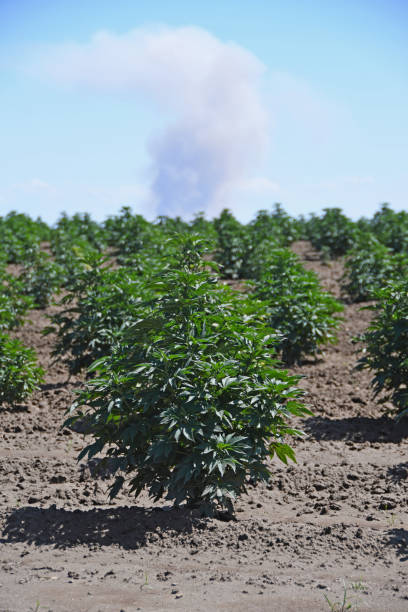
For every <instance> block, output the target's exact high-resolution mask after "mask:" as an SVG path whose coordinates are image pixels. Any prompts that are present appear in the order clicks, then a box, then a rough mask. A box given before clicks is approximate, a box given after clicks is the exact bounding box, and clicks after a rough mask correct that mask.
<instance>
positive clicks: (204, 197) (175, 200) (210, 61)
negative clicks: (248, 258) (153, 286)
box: [40, 27, 268, 217]
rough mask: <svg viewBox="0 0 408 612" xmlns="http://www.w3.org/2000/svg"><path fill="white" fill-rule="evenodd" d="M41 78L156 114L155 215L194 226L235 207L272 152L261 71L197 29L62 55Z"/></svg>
mask: <svg viewBox="0 0 408 612" xmlns="http://www.w3.org/2000/svg"><path fill="white" fill-rule="evenodd" d="M40 64H41V71H42V72H43V73H44V72H45V73H46V74H47V75H48V76H51V77H52V78H53V79H54V80H56V81H60V82H61V83H63V84H65V85H67V84H68V85H72V86H80V87H86V88H88V89H91V90H94V91H107V92H110V93H112V92H113V93H115V92H118V93H119V92H120V93H123V92H125V93H129V94H131V95H133V96H135V97H136V98H137V99H138V100H140V99H142V100H145V101H146V103H149V104H153V105H154V107H156V108H157V109H158V112H160V113H161V116H162V117H164V118H165V124H164V128H161V129H160V130H159V131H158V132H156V133H154V134H152V136H151V139H150V141H149V142H148V143H146V146H147V150H148V152H149V155H150V157H151V190H152V193H153V195H154V200H155V202H156V205H157V214H167V215H171V216H173V215H176V214H179V215H182V216H185V217H190V216H191V215H192V214H193V213H194V212H197V211H201V210H203V211H207V212H208V211H211V212H212V213H214V212H217V211H218V210H219V209H220V208H221V207H222V206H224V205H231V202H229V201H228V198H229V196H231V194H233V193H234V189H238V188H239V186H240V185H242V183H243V181H245V180H246V179H248V180H249V181H251V180H253V173H254V172H256V169H257V167H258V166H259V164H260V163H261V161H262V158H263V155H264V153H265V151H266V148H267V145H268V117H267V112H266V109H265V107H264V105H263V102H262V97H261V90H260V87H261V78H262V74H263V72H264V66H263V64H262V63H261V62H260V61H259V60H258V59H257V58H256V57H255V56H254V55H252V54H251V53H250V52H249V51H247V50H245V49H244V48H242V47H240V46H238V45H236V44H233V43H225V42H222V41H220V40H218V39H217V38H215V37H214V36H212V35H211V34H210V33H208V32H206V31H205V30H202V29H200V28H196V27H181V28H168V27H158V28H153V29H152V28H150V29H146V28H140V29H135V30H132V31H130V32H128V33H126V34H122V35H116V34H112V33H109V32H99V33H97V34H95V35H94V36H93V37H92V39H91V40H90V42H89V43H86V44H80V43H70V44H63V45H58V46H57V47H55V48H53V49H52V53H50V52H49V51H48V53H47V54H46V55H43V56H42V58H41V60H40Z"/></svg>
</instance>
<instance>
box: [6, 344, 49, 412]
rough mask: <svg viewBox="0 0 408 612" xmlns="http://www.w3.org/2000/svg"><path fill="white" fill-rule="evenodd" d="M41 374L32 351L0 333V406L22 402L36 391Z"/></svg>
mask: <svg viewBox="0 0 408 612" xmlns="http://www.w3.org/2000/svg"><path fill="white" fill-rule="evenodd" d="M43 374H44V372H43V370H42V368H40V367H38V365H37V359H36V354H35V352H34V351H33V350H32V349H29V348H27V347H25V346H24V345H23V344H22V343H21V342H20V341H19V340H16V339H11V338H9V337H8V336H7V335H6V334H4V333H1V332H0V404H4V403H7V404H13V403H16V402H21V401H22V400H24V399H25V398H26V397H28V396H29V395H30V394H31V393H32V392H33V391H35V389H38V387H39V385H40V383H41V382H42V380H43Z"/></svg>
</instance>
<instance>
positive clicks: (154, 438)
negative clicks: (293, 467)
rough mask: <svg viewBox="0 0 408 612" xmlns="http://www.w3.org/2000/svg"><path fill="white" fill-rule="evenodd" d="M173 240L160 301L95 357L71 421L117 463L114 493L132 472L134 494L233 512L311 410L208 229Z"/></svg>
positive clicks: (92, 448)
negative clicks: (219, 269)
mask: <svg viewBox="0 0 408 612" xmlns="http://www.w3.org/2000/svg"><path fill="white" fill-rule="evenodd" d="M174 245H175V251H174V257H172V258H171V260H170V262H169V264H168V266H166V267H165V268H164V269H163V271H162V273H161V274H160V275H158V276H156V277H153V278H152V279H150V281H149V283H148V286H149V290H150V291H151V292H153V293H154V294H155V295H156V297H155V298H154V299H152V302H151V308H150V310H149V311H146V312H145V313H144V315H143V316H141V317H140V318H139V319H138V320H137V321H136V322H134V323H133V324H132V325H130V326H129V327H128V329H127V330H126V333H125V334H124V335H123V336H122V338H121V341H120V343H118V344H116V345H115V346H114V347H113V350H112V352H111V353H110V354H109V355H107V356H106V357H104V358H102V359H100V360H98V361H97V362H95V363H94V364H93V366H92V368H91V369H92V371H94V372H95V373H96V377H95V378H93V379H91V380H90V381H89V382H88V384H87V385H86V387H85V388H84V389H83V390H82V391H81V392H80V394H79V396H78V399H77V401H76V403H75V404H74V406H73V407H72V410H71V413H72V415H73V416H72V417H71V418H70V419H69V420H68V421H67V424H68V425H70V424H72V423H73V422H74V421H75V420H77V419H81V420H82V421H83V422H84V423H85V424H86V429H87V432H88V434H90V435H92V437H93V440H94V441H93V442H92V443H90V444H89V445H88V446H87V447H86V448H84V449H83V451H82V452H81V454H80V458H83V457H88V458H91V457H92V456H94V455H96V454H98V453H104V454H105V456H106V457H108V458H109V459H110V462H111V465H112V464H113V465H114V466H115V469H116V470H117V478H116V480H115V484H114V485H113V487H112V489H111V496H115V495H116V494H117V492H118V491H119V489H120V488H121V487H122V485H123V483H124V480H125V477H126V476H127V475H128V476H129V477H130V487H131V491H132V492H133V493H134V494H135V495H136V496H137V495H138V494H139V493H140V492H141V491H142V490H143V489H145V488H146V489H147V490H148V492H149V494H150V495H151V496H152V497H153V498H154V499H155V500H158V499H160V498H161V497H165V498H166V499H168V500H171V501H173V502H174V503H175V504H177V505H178V504H180V503H182V502H187V503H189V504H199V505H200V506H201V507H202V508H203V509H204V510H205V511H206V512H212V511H214V509H215V508H217V507H226V508H227V509H228V510H230V511H232V504H233V501H234V499H235V498H236V497H237V496H238V495H239V494H240V493H242V492H243V491H244V490H245V484H246V481H247V478H248V477H251V478H252V479H254V480H255V481H256V480H266V479H268V478H269V470H268V468H267V467H266V466H265V464H264V461H265V459H266V458H267V457H269V456H273V455H274V454H276V455H277V456H278V457H279V458H280V459H282V460H283V461H284V462H287V461H288V459H294V454H293V450H292V448H291V447H290V446H289V445H288V444H287V443H286V436H287V435H297V434H299V432H298V431H297V430H295V429H293V428H292V427H290V425H289V424H288V422H287V421H288V419H289V418H290V417H291V416H293V415H297V416H302V415H305V414H307V413H308V411H307V410H306V409H305V407H304V406H303V404H302V403H301V401H300V397H301V395H302V392H301V391H300V390H299V389H298V388H297V387H296V383H297V381H298V377H295V376H290V375H289V374H288V373H287V372H286V371H282V370H280V369H279V368H278V365H277V362H276V355H275V349H274V345H275V340H276V339H275V337H274V335H273V334H271V332H270V330H269V329H268V328H267V326H266V324H265V323H264V322H262V320H261V319H262V314H265V313H264V311H263V306H262V304H260V303H255V302H254V300H253V298H252V299H251V298H248V297H246V296H239V295H238V294H236V293H234V292H231V291H230V290H229V289H228V288H226V287H225V286H222V285H220V284H219V283H218V282H217V278H216V277H215V276H214V273H212V272H210V271H209V267H208V266H209V262H208V261H207V260H206V259H205V244H204V242H203V240H202V239H200V238H197V237H195V236H192V235H179V236H177V238H176V239H175V242H174ZM176 247H177V248H176ZM210 264H211V262H210ZM211 266H212V267H214V266H213V265H212V264H211ZM84 407H85V408H84Z"/></svg>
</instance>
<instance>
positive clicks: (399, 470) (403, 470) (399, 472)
mask: <svg viewBox="0 0 408 612" xmlns="http://www.w3.org/2000/svg"><path fill="white" fill-rule="evenodd" d="M387 473H388V476H389V477H390V479H391V480H392V481H393V482H395V483H398V482H401V480H408V461H405V462H404V463H399V464H398V465H393V466H391V467H389V468H388V470H387Z"/></svg>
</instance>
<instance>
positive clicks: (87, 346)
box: [43, 251, 149, 374]
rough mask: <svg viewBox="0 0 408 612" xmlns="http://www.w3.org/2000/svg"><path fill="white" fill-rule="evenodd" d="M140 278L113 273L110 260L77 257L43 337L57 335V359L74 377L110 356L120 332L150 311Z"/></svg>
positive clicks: (93, 255) (87, 255)
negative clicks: (73, 274) (66, 366)
mask: <svg viewBox="0 0 408 612" xmlns="http://www.w3.org/2000/svg"><path fill="white" fill-rule="evenodd" d="M148 297H149V296H148V295H147V293H146V291H145V288H144V285H143V283H142V282H141V281H140V279H139V276H138V273H137V272H136V273H132V271H131V270H129V269H126V268H118V269H111V268H110V267H109V265H108V257H106V256H104V255H102V254H100V253H98V252H96V251H88V252H86V253H85V254H83V255H79V256H78V266H77V268H76V274H75V276H74V277H73V278H72V279H71V282H70V284H69V285H68V287H67V292H66V294H65V295H64V297H63V298H62V299H61V300H60V305H61V306H62V307H63V308H62V310H61V311H59V312H57V313H56V314H54V315H52V316H51V317H50V320H51V325H49V326H48V327H46V328H45V329H44V332H43V333H44V334H46V335H48V334H55V335H56V343H55V348H54V350H53V355H54V356H55V357H62V360H63V361H64V362H65V363H66V364H67V365H68V368H69V372H70V374H77V373H78V372H80V371H81V370H83V369H85V368H87V367H88V366H90V364H91V363H92V362H93V361H95V360H96V359H99V358H100V357H102V356H104V355H106V354H108V353H109V352H110V350H111V347H112V344H113V343H114V342H115V341H117V339H118V337H119V336H120V333H121V331H122V329H124V328H125V327H126V326H127V325H128V324H129V322H131V321H133V320H135V319H136V318H137V317H139V316H140V314H141V313H142V312H143V311H144V309H145V308H147V307H148V306H147V305H146V300H147V299H148Z"/></svg>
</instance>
